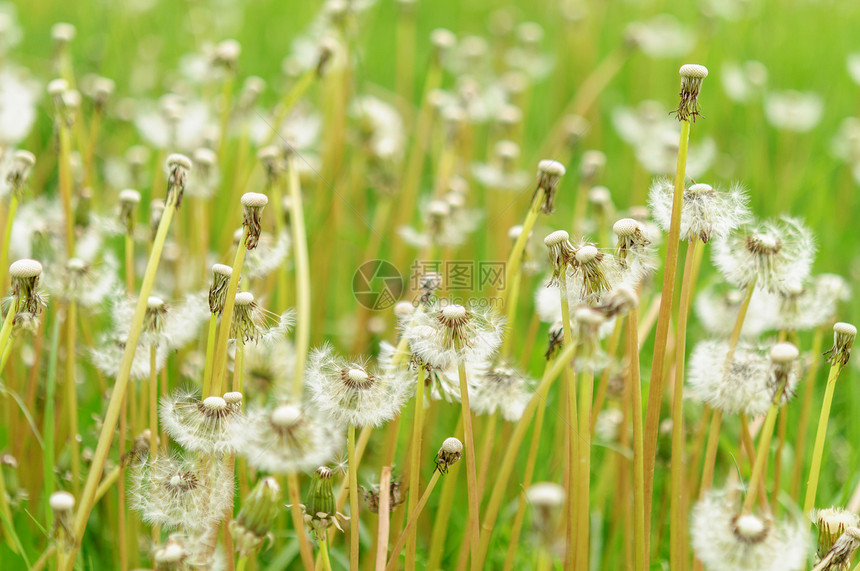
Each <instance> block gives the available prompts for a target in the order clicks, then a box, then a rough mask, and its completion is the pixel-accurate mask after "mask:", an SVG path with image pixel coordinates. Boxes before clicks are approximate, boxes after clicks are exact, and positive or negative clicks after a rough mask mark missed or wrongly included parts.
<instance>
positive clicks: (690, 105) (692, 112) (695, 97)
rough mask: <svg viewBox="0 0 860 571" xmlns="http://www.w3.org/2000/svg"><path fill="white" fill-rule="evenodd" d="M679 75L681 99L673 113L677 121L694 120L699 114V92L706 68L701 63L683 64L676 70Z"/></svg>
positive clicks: (705, 74) (706, 75) (706, 72)
mask: <svg viewBox="0 0 860 571" xmlns="http://www.w3.org/2000/svg"><path fill="white" fill-rule="evenodd" d="M678 73H679V74H680V75H681V93H680V97H681V101H680V103H679V104H678V109H676V110H675V114H676V116H677V117H678V120H679V121H692V122H695V121H696V116H697V115H699V92H700V91H701V89H702V81H703V80H704V79H705V78H706V77H708V68H706V67H705V66H703V65H697V64H691V63H688V64H685V65H682V66H681V69H680V70H678Z"/></svg>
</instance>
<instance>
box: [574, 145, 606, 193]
mask: <svg viewBox="0 0 860 571" xmlns="http://www.w3.org/2000/svg"><path fill="white" fill-rule="evenodd" d="M605 166H606V155H605V154H603V153H602V152H601V151H585V152H584V153H583V154H582V162H580V163H579V176H580V178H581V179H582V184H583V185H585V186H591V185H593V184H594V183H595V182H597V179H599V178H600V175H601V174H602V173H603V168H604V167H605Z"/></svg>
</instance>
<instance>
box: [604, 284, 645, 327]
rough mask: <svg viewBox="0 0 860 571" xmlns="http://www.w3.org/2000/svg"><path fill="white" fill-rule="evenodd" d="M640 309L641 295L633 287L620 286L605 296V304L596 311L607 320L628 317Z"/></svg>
mask: <svg viewBox="0 0 860 571" xmlns="http://www.w3.org/2000/svg"><path fill="white" fill-rule="evenodd" d="M637 307H639V295H638V294H637V293H636V290H634V289H633V288H632V287H629V286H626V285H620V286H618V287H617V288H615V289H614V290H612V291H610V292H609V293H608V294H606V296H604V299H603V302H602V303H601V304H600V305H598V306H596V307H595V308H594V309H595V310H597V311H599V312H600V313H602V314H603V316H604V318H605V319H611V318H613V317H617V316H619V315H627V314H628V313H630V312H631V311H633V310H634V309H636V308H637Z"/></svg>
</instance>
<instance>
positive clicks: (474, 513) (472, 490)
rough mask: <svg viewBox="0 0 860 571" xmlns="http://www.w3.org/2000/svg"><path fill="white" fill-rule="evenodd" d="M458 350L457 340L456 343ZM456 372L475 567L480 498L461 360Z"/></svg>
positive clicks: (467, 398) (467, 395) (470, 532)
mask: <svg viewBox="0 0 860 571" xmlns="http://www.w3.org/2000/svg"><path fill="white" fill-rule="evenodd" d="M457 345H458V346H457V350H458V351H459V349H460V347H459V342H458V343H457ZM457 374H458V376H459V378H460V412H461V414H462V417H463V438H464V440H465V442H463V445H464V447H465V456H466V486H467V492H468V500H469V520H468V521H469V523H468V531H467V533H466V536H467V537H468V539H469V543H470V545H471V546H472V547H471V551H472V568H473V569H477V568H478V567H477V566H476V565H475V558H476V556H477V551H478V540H479V537H480V536H479V529H480V523H479V519H478V518H479V517H480V516H479V513H478V511H479V509H480V505H479V504H480V500H479V498H478V475H477V468H476V466H475V436H474V433H473V432H472V409H471V408H470V406H469V385H468V382H467V380H466V364H465V363H464V362H463V361H459V362H458V363H457Z"/></svg>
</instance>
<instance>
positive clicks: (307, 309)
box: [287, 154, 311, 399]
mask: <svg viewBox="0 0 860 571" xmlns="http://www.w3.org/2000/svg"><path fill="white" fill-rule="evenodd" d="M295 160H296V159H295V157H294V156H293V155H292V154H290V156H289V158H288V167H287V171H288V172H287V176H288V177H289V190H290V209H291V212H290V221H291V227H292V230H293V254H294V256H295V263H296V351H295V353H296V363H295V370H294V372H293V397H294V398H296V399H301V396H302V387H303V386H304V373H305V358H306V356H307V353H308V343H309V342H310V326H311V324H310V317H311V275H310V266H309V262H308V241H307V233H306V232H305V216H304V211H303V208H302V193H301V187H300V182H299V172H298V170H297V169H296V164H295Z"/></svg>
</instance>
